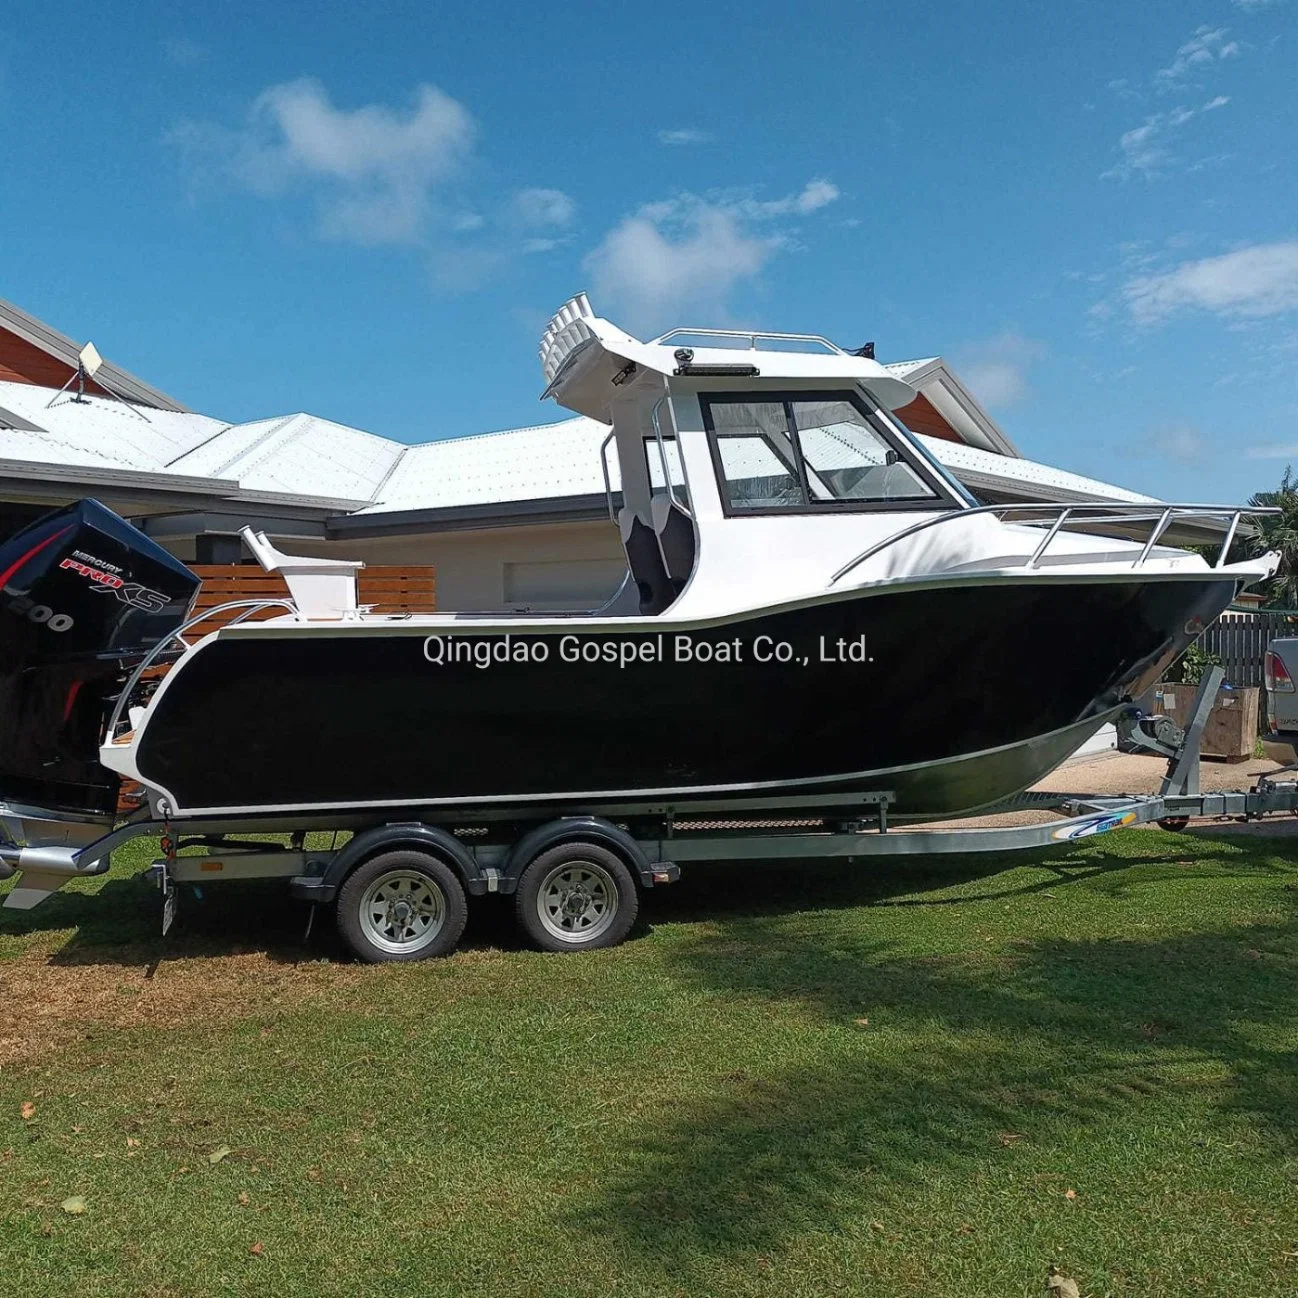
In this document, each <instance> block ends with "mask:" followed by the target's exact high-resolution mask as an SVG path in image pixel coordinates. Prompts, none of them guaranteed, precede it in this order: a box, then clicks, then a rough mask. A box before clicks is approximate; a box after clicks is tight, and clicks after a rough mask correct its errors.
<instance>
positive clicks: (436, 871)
mask: <svg viewBox="0 0 1298 1298" xmlns="http://www.w3.org/2000/svg"><path fill="white" fill-rule="evenodd" d="M467 919H468V903H467V901H466V899H465V896H464V888H463V886H462V885H461V884H460V881H459V879H458V878H457V877H456V875H455V872H454V871H453V870H452V869H451V868H450V867H449V866H447V865H445V864H444V863H443V862H442V861H440V860H438V859H437V857H435V856H429V855H428V854H427V853H426V852H413V851H398V852H384V853H383V854H382V855H381V856H374V857H371V858H370V859H369V860H368V861H365V862H363V863H362V864H361V865H358V866H357V867H356V869H355V870H353V871H352V873H351V874H350V875H349V876H348V877H347V882H346V883H344V884H343V886H342V888H341V889H340V890H339V892H338V932H339V933H340V934H341V936H342V939H343V941H344V942H346V943H347V945H348V946H349V947H350V948H351V950H352V951H353V953H354V954H355V955H356V956H358V957H359V958H360V959H362V960H365V961H367V962H368V963H370V964H379V963H382V962H383V961H387V960H427V959H430V958H431V957H433V956H441V955H449V954H450V953H451V952H452V951H454V950H455V946H456V943H457V942H459V940H460V936H461V935H462V934H463V932H464V925H465V921H466V920H467Z"/></svg>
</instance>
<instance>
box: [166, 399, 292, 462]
mask: <svg viewBox="0 0 1298 1298" xmlns="http://www.w3.org/2000/svg"><path fill="white" fill-rule="evenodd" d="M298 413H300V412H298ZM297 417H298V416H297V414H296V413H295V414H291V415H271V416H270V418H269V419H249V420H247V421H246V422H245V423H242V424H229V425H227V426H226V427H225V428H222V429H221V430H220V432H217V433H213V434H212V436H211V437H209V438H208V439H207V441H205V442H202V443H200V445H203V446H207V445H209V444H210V443H211V442H213V441H215V440H216V438H218V437H223V436H224V435H225V434H226V433H230V432H233V431H234V430H235V429H238V428H247V427H248V426H249V424H268V425H269V427H268V428H267V429H266V431H265V432H264V433H261V434H259V435H258V436H257V437H256V438H255V439H254V441H253V442H252V443H251V444H250V445H248V446H245V447H244V448H243V450H241V451H239V452H237V453H236V454H235V455H232V456H231V457H230V458H229V459H228V460H220V461H218V462H217V464H216V465H214V466H213V468H212V469H211V470H210V471H211V472H212V473H229V472H230V470H231V469H233V468H234V466H235V465H236V464H238V463H239V461H240V460H242V459H244V458H245V457H246V456H249V455H251V454H252V453H253V451H255V450H256V449H257V448H258V447H259V446H261V445H262V444H263V443H264V442H265V441H266V439H267V438H270V437H274V436H275V434H276V433H277V432H279V430H280V429H281V428H283V427H284V425H285V424H287V423H288V422H289V421H290V420H293V419H296V418H297ZM193 449H194V450H195V451H196V450H198V449H199V448H198V447H197V446H195V447H194V448H193ZM189 454H190V452H189V451H186V452H185V455H189ZM184 458H185V456H184V455H179V456H177V457H176V459H175V460H172V461H170V462H169V466H168V467H170V464H175V463H176V462H177V461H178V460H183V459H184Z"/></svg>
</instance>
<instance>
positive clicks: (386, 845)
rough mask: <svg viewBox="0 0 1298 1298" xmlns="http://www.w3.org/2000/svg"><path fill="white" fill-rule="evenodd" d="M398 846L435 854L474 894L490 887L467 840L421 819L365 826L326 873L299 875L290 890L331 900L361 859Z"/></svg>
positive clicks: (298, 895) (297, 894) (302, 898)
mask: <svg viewBox="0 0 1298 1298" xmlns="http://www.w3.org/2000/svg"><path fill="white" fill-rule="evenodd" d="M397 848H406V849H408V850H411V851H415V852H427V853H428V855H430V856H435V857H436V858H437V859H438V860H439V861H441V862H443V864H445V865H448V866H450V868H451V869H452V870H454V871H455V873H456V874H458V875H459V876H460V880H461V882H463V884H464V890H465V891H466V892H468V893H471V894H473V895H474V896H479V895H481V894H482V893H484V892H486V891H487V879H486V876H485V875H484V874H483V872H482V870H481V869H479V867H478V865H477V862H475V861H474V859H473V856H472V854H471V853H470V852H469V850H468V849H467V848H466V847H465V846H464V844H463V843H461V842H460V841H459V840H458V839H456V838H455V837H454V835H452V834H449V833H447V832H446V830H444V829H439V828H438V827H437V826H436V825H425V824H422V823H420V822H418V821H412V822H409V823H405V824H394V825H376V826H375V827H374V828H373V829H365V830H362V831H361V832H360V833H359V834H356V835H355V836H354V837H353V838H352V839H351V841H350V842H349V843H347V845H346V846H345V847H344V848H343V849H342V850H341V851H340V852H338V853H337V854H336V855H335V856H334V857H333V858H332V860H330V862H329V863H328V865H327V866H326V867H325V869H324V871H323V873H321V874H318V875H317V874H309V875H299V876H298V877H297V878H295V879H293V880H291V881H290V883H289V891H290V893H291V894H292V895H293V897H295V898H296V899H297V900H298V901H313V902H331V901H333V900H335V898H336V897H337V896H338V889H339V888H341V887H342V885H343V883H344V881H345V880H346V878H347V876H348V875H349V874H351V872H352V871H353V870H354V869H355V868H356V867H357V866H358V865H360V864H361V862H362V861H366V860H368V859H369V858H370V857H371V856H374V855H375V854H376V853H378V852H388V851H392V850H394V849H397Z"/></svg>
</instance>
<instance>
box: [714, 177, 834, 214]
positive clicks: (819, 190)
mask: <svg viewBox="0 0 1298 1298" xmlns="http://www.w3.org/2000/svg"><path fill="white" fill-rule="evenodd" d="M839 196H840V191H839V188H838V186H837V185H835V184H834V182H833V181H831V180H823V179H820V180H809V181H808V182H807V183H806V184H805V185H804V186H803V187H802V188H801V189H800V190H799V191H798V192H797V193H796V194H786V195H785V197H783V198H771V199H766V200H758V199H755V198H741V199H737V200H735V202H734V207H735V209H736V210H737V211H739V212H742V213H743V214H744V215H745V216H747V217H749V218H751V219H753V220H757V221H764V220H768V219H770V218H772V217H777V216H807V215H809V214H810V213H812V212H817V211H819V210H820V209H821V208H822V207H828V206H829V204H830V203H832V202H834V201H835V200H836V199H838V198H839Z"/></svg>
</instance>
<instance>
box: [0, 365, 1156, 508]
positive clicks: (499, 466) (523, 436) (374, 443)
mask: <svg viewBox="0 0 1298 1298" xmlns="http://www.w3.org/2000/svg"><path fill="white" fill-rule="evenodd" d="M932 364H933V362H932V361H909V362H901V363H898V364H897V365H896V366H895V367H893V368H898V369H909V370H920V369H923V368H925V367H927V366H931V365H932ZM53 396H54V393H53V392H52V391H51V390H50V389H47V388H38V387H34V386H32V385H30V384H25V383H4V382H0V461H3V462H5V463H6V464H12V463H15V462H16V463H26V464H30V465H31V470H30V472H31V473H32V475H33V476H34V477H35V476H42V475H44V476H49V473H48V470H49V467H50V466H54V468H55V470H56V471H57V472H56V476H57V477H59V478H60V479H63V478H67V479H68V480H70V481H71V480H74V479H75V470H76V469H77V468H78V467H80V468H82V469H85V470H87V471H89V470H97V471H108V470H112V471H114V472H122V473H127V474H130V473H135V474H138V475H141V485H145V484H144V482H143V478H144V476H145V475H153V477H154V479H155V482H156V484H158V485H161V483H162V480H163V479H162V477H160V476H159V475H165V477H166V478H167V479H168V480H169V481H171V482H179V481H180V480H181V479H189V480H191V481H192V480H195V479H205V480H208V481H209V483H214V482H216V481H218V480H219V481H220V482H221V483H222V484H229V486H228V488H224V487H223V488H221V489H220V490H221V493H222V494H225V495H226V496H228V498H230V499H246V500H255V499H268V498H271V497H273V498H275V499H277V500H279V501H281V502H283V503H294V502H298V503H301V504H310V505H322V504H323V505H329V506H331V507H333V508H336V509H338V510H341V511H343V512H356V513H363V514H383V513H391V512H397V511H418V510H425V509H427V510H436V509H446V508H454V507H457V506H468V505H494V504H508V503H509V502H513V501H519V502H522V501H529V500H547V499H563V498H565V497H578V496H591V495H597V494H600V493H602V492H603V490H604V478H603V474H602V472H601V469H600V463H599V447H600V443H601V442H602V441H603V440H604V438H605V437H606V436H607V435H608V428H607V426H606V425H605V424H602V423H600V422H597V421H596V420H594V419H588V418H586V417H585V416H581V415H579V416H577V417H575V418H571V419H564V420H560V421H559V422H557V423H552V424H541V425H532V426H529V427H526V428H515V429H507V430H505V431H503V432H498V433H485V434H480V435H477V436H472V437H459V438H449V439H446V440H443V441H433V442H424V443H422V444H419V445H414V446H409V445H405V444H403V443H401V442H396V441H393V440H391V439H390V438H386V437H380V436H378V435H376V434H374V433H368V432H364V431H362V430H361V429H358V428H351V427H348V426H347V425H345V424H338V423H334V422H332V421H331V420H327V419H320V418H318V417H317V416H314V415H308V414H301V413H299V414H293V415H283V416H280V417H278V418H275V419H262V420H256V421H254V422H251V423H246V424H224V423H222V422H221V421H220V420H217V419H211V418H209V417H207V416H206V415H197V414H191V413H189V412H181V411H168V410H156V409H149V410H147V411H144V412H143V415H142V414H141V413H139V412H137V411H135V409H134V408H132V407H127V406H125V405H124V404H122V403H121V402H118V401H114V400H112V399H111V398H107V397H87V398H86V399H85V400H84V401H80V402H78V401H73V400H72V398H71V397H70V396H67V395H65V396H63V397H60V398H58V400H56V401H55V402H54V404H53V405H50V404H49V402H50V399H51V397H53ZM6 412H8V416H9V417H8V418H7V416H6ZM10 424H17V425H27V426H26V427H23V426H18V427H11V426H9V425H10ZM920 440H921V441H923V442H924V444H925V445H926V446H928V448H929V449H930V450H931V451H932V452H933V453H934V455H935V456H936V457H937V458H938V459H939V460H941V461H942V462H943V463H944V464H946V465H947V466H948V467H949V468H950V469H951V470H952V471H953V472H954V473H955V475H956V476H957V477H958V478H960V479H961V481H963V482H964V483H965V484H966V485H967V486H969V487H970V488H971V489H972V490H974V491H975V492H986V491H992V492H998V493H1002V494H1005V495H1010V496H1024V495H1027V494H1029V493H1032V494H1034V495H1037V496H1042V497H1047V498H1054V499H1072V498H1074V497H1076V498H1078V499H1083V500H1131V501H1141V500H1146V499H1149V497H1145V496H1140V495H1138V494H1137V493H1135V492H1131V491H1126V490H1124V489H1123V488H1121V487H1115V486H1111V485H1110V484H1108V483H1103V482H1099V481H1096V480H1095V479H1093V478H1086V477H1082V476H1081V475H1079V474H1075V473H1068V472H1066V471H1065V470H1063V469H1056V468H1053V467H1051V466H1049V465H1045V464H1039V463H1036V462H1034V461H1032V460H1024V459H1021V458H1018V457H1016V456H1012V455H1001V454H996V453H995V452H993V451H990V450H981V449H979V448H978V447H975V446H969V445H966V444H964V443H960V442H951V441H943V440H939V439H937V438H930V437H921V439H920ZM609 467H610V471H611V473H612V475H613V485H614V486H617V485H618V478H617V465H616V460H615V457H612V456H610V465H609ZM236 483H237V486H235V485H234V484H236Z"/></svg>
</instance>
